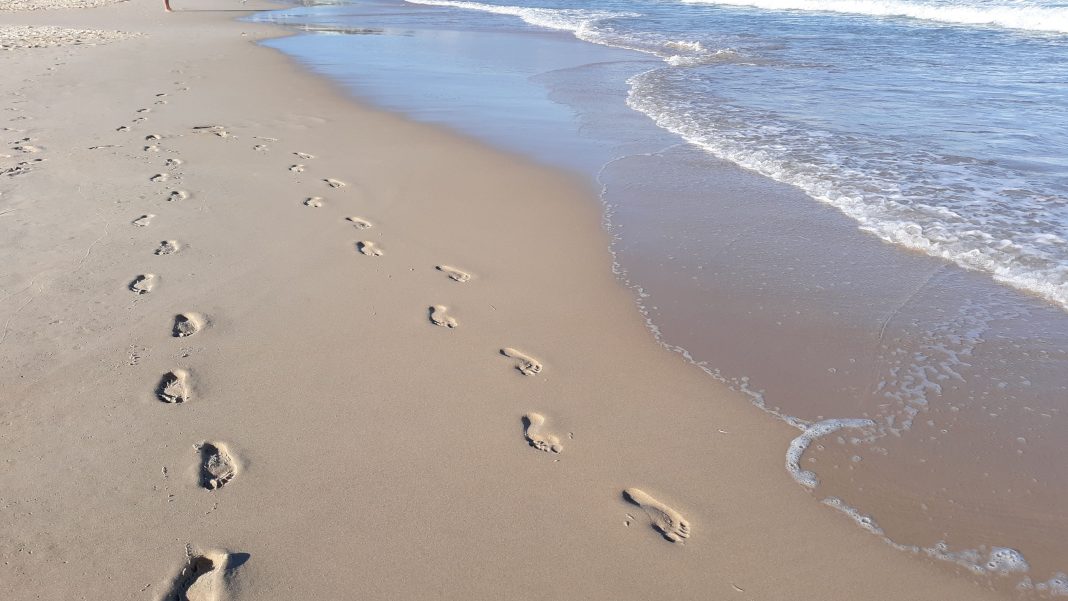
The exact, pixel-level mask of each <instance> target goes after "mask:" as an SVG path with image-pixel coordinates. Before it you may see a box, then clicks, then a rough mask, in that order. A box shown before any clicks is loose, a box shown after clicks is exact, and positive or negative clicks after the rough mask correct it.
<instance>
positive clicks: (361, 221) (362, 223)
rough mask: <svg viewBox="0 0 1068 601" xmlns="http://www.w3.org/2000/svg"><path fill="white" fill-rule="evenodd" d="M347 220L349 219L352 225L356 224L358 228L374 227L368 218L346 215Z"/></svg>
mask: <svg viewBox="0 0 1068 601" xmlns="http://www.w3.org/2000/svg"><path fill="white" fill-rule="evenodd" d="M345 221H348V222H349V223H351V224H352V225H354V226H356V229H358V230H365V229H367V228H370V227H372V224H371V222H370V221H367V220H366V219H360V218H359V217H346V218H345Z"/></svg>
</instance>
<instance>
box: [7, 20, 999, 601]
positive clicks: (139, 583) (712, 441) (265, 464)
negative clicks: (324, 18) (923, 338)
mask: <svg viewBox="0 0 1068 601" xmlns="http://www.w3.org/2000/svg"><path fill="white" fill-rule="evenodd" d="M52 4H55V3H52ZM271 7H272V6H271V5H267V4H264V3H258V0H253V1H250V2H248V3H247V4H237V3H229V4H226V5H223V4H213V3H208V2H206V0H196V1H195V2H192V1H191V2H189V3H188V4H185V3H182V2H181V0H177V1H176V2H175V9H176V12H174V13H171V14H167V13H164V12H163V10H162V7H161V6H160V3H159V2H156V1H147V0H144V1H142V0H134V1H131V2H122V3H117V4H110V5H106V6H99V7H93V8H73V9H54V10H33V11H27V10H5V11H4V12H3V13H2V16H0V22H2V23H3V25H0V47H2V48H3V50H0V81H2V85H0V132H2V133H3V135H4V138H3V143H4V145H3V147H0V232H2V233H0V257H2V261H0V264H2V265H3V269H2V270H0V460H2V468H0V598H2V599H4V600H12V601H22V600H30V599H90V600H95V599H151V600H162V599H189V600H190V601H208V600H212V601H214V600H223V599H233V600H235V601H238V600H242V599H255V600H259V601H270V600H274V599H278V600H282V599H324V600H325V599H545V598H559V599H635V600H638V599H694V600H698V599H700V600H708V599H740V600H741V599H753V600H758V599H759V600H787V599H791V600H793V599H821V600H842V601H845V600H850V601H855V600H858V599H863V600H873V601H874V600H888V601H889V600H902V599H908V600H927V599H929V600H939V601H954V600H962V601H963V600H969V601H978V600H982V599H999V598H1011V597H1012V596H1013V594H1014V593H1013V592H1012V590H1011V588H1006V585H1005V583H1003V582H1000V581H997V582H995V581H993V580H988V579H987V578H986V577H980V576H974V575H971V574H968V573H967V570H965V569H964V568H960V567H958V566H955V565H953V564H952V563H949V562H944V561H936V560H935V559H932V558H929V557H926V556H923V555H922V554H910V553H903V552H901V551H899V550H895V549H894V548H892V547H891V546H890V545H887V544H885V543H884V542H883V541H882V540H881V539H880V537H879V536H876V535H873V534H872V533H870V532H868V531H866V530H865V529H863V528H857V527H856V524H854V523H853V521H854V520H852V519H851V516H849V515H847V514H844V513H843V512H841V511H836V510H835V508H833V507H829V506H827V505H825V504H821V503H819V502H818V501H816V500H814V499H813V495H812V493H810V492H809V491H808V490H807V489H805V488H804V487H802V486H798V484H797V482H795V480H794V479H792V478H791V477H790V474H789V472H788V471H786V470H784V469H783V464H784V461H789V460H790V459H789V457H788V451H789V450H790V448H791V441H794V440H795V439H797V437H798V434H799V431H798V430H797V429H795V428H793V427H790V426H789V425H787V424H785V423H783V422H782V421H779V420H776V419H774V418H773V417H771V416H769V415H767V414H766V413H764V412H762V411H760V410H759V409H757V408H756V407H754V406H753V405H752V404H751V403H750V402H749V401H748V400H747V399H745V398H742V397H741V395H738V394H737V393H735V392H732V391H730V390H728V389H727V388H726V387H724V386H720V385H719V384H718V383H717V382H716V381H715V380H713V379H712V378H709V377H708V376H707V375H706V374H705V373H704V372H702V371H701V370H700V369H699V368H697V367H695V366H693V365H691V364H689V363H687V362H686V361H685V360H684V359H683V358H682V357H681V356H680V355H679V354H677V353H674V352H671V351H670V350H669V349H666V348H664V347H663V346H661V345H660V344H659V343H658V342H657V341H656V339H655V338H654V337H653V335H652V334H651V333H650V331H649V329H648V328H647V327H646V324H645V322H644V320H643V317H642V315H641V313H640V312H639V311H638V310H637V308H636V304H635V298H634V294H633V292H632V291H631V290H629V289H627V288H626V287H625V286H623V285H622V284H621V283H620V282H619V281H618V279H617V278H616V276H615V275H614V274H613V272H612V261H613V258H612V256H611V254H610V253H609V250H608V249H609V243H608V233H606V232H605V231H604V230H603V228H602V218H603V215H602V206H601V204H600V202H599V200H598V198H597V194H596V192H597V191H596V190H595V189H593V186H591V185H590V184H589V183H588V182H586V181H584V180H582V179H580V178H578V177H576V176H574V175H571V174H567V173H564V172H562V171H556V170H553V169H550V168H548V167H545V166H542V165H537V164H534V163H532V162H529V161H527V160H525V159H523V158H520V157H518V156H516V155H513V154H509V153H507V152H503V151H501V150H497V149H493V148H490V147H488V146H486V145H483V144H481V143H479V142H476V141H473V140H471V139H468V138H465V137H463V136H461V135H459V134H456V133H452V132H449V131H446V130H444V129H440V128H436V127H433V126H429V125H426V124H419V123H414V122H412V121H409V120H406V119H405V118H403V117H400V116H398V115H394V114H391V113H387V112H383V111H380V110H376V109H372V108H369V107H367V106H363V105H361V104H359V103H357V102H354V101H353V100H352V99H351V98H350V97H348V96H347V95H346V94H345V93H343V92H342V91H341V90H340V89H338V88H337V87H335V86H334V85H333V84H331V83H330V82H328V81H327V80H325V79H322V78H318V77H316V76H314V75H311V74H310V73H307V72H306V71H304V70H302V69H301V68H300V67H299V66H298V65H296V64H295V63H293V62H291V61H290V60H289V59H287V58H285V57H284V56H283V55H282V54H280V53H278V52H276V51H273V50H270V49H266V48H262V47H259V46H257V45H256V44H255V42H256V41H257V40H263V39H266V38H269V37H274V36H280V35H285V31H284V30H283V29H280V28H274V27H268V26H265V25H260V24H252V23H247V22H238V21H236V20H235V18H236V17H240V16H242V15H245V14H249V13H246V12H242V11H237V10H234V9H235V8H241V9H247V10H248V11H252V10H265V9H269V8H271ZM10 8H25V6H23V3H19V4H18V5H15V4H11V5H9V4H0V9H10ZM45 27H47V28H49V29H41V28H45ZM802 450H803V449H802ZM795 459H797V458H796V457H795Z"/></svg>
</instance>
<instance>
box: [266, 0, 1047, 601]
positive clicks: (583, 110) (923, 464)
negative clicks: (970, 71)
mask: <svg viewBox="0 0 1068 601" xmlns="http://www.w3.org/2000/svg"><path fill="white" fill-rule="evenodd" d="M435 15H437V16H436V17H435ZM445 16H446V14H445V13H439V12H435V9H428V8H427V7H423V6H412V5H401V4H397V3H392V2H389V1H378V2H368V3H361V4H360V5H358V6H345V7H338V8H330V9H317V10H316V12H314V13H312V14H310V15H308V14H305V12H304V11H301V10H299V9H298V10H293V11H286V12H284V13H272V14H270V15H265V16H263V17H262V18H263V19H265V20H271V21H277V22H280V23H289V24H291V25H292V26H293V27H294V28H295V29H297V30H299V31H305V29H306V28H308V27H309V25H308V24H309V23H312V24H313V25H311V26H310V28H311V30H312V31H316V32H328V33H331V34H335V35H310V36H309V35H301V36H297V37H291V38H285V39H281V40H276V41H273V42H271V43H270V45H271V46H272V47H276V48H279V49H281V50H283V51H285V52H287V53H289V54H291V55H292V56H294V57H296V58H297V59H298V60H300V61H301V62H302V63H303V64H306V65H308V66H309V68H312V69H314V70H316V71H317V72H321V73H324V74H326V75H329V76H330V77H332V78H333V79H335V80H336V81H338V82H340V83H342V84H343V85H345V86H346V88H347V89H349V90H350V91H351V92H352V93H353V94H355V95H356V96H357V97H359V98H366V99H369V101H371V102H373V103H376V104H378V105H381V106H384V107H387V108H390V109H392V110H399V111H401V112H403V113H405V114H406V115H409V116H411V117H412V118H415V119H418V120H422V121H426V122H430V123H435V124H444V125H447V126H449V127H452V128H454V129H457V130H460V131H463V132H465V133H467V134H470V135H473V136H476V137H478V138H479V139H482V140H485V141H488V142H489V143H491V144H493V145H494V146H497V147H503V148H507V149H510V150H516V151H518V152H520V153H522V154H524V155H525V156H528V157H531V158H533V159H536V160H540V161H543V162H546V163H549V164H552V165H557V166H562V167H564V168H566V169H569V170H571V171H573V172H576V173H579V174H582V175H584V176H586V177H587V178H589V179H590V180H591V181H592V180H594V179H596V181H597V184H598V185H599V186H603V192H602V197H603V200H604V202H605V204H606V206H607V208H608V211H609V216H610V217H609V220H610V227H611V230H610V231H611V234H612V235H613V250H614V251H615V253H616V256H615V258H616V259H617V261H618V265H617V268H618V269H619V270H621V272H622V273H623V275H624V277H625V279H626V280H627V282H628V283H629V284H630V285H631V286H632V287H633V288H634V290H635V291H636V292H640V293H641V295H642V298H641V300H640V302H641V305H642V308H643V310H644V311H645V313H646V315H647V317H648V318H649V319H650V321H651V325H652V327H653V328H654V329H655V331H657V332H658V333H659V334H660V335H661V336H660V339H661V341H662V342H663V343H664V344H666V345H668V346H669V347H672V348H677V349H678V350H679V351H680V352H683V353H686V354H687V355H688V356H689V357H691V358H692V359H693V360H694V361H696V362H699V363H700V364H701V366H702V367H704V368H705V369H707V370H709V371H710V372H712V373H713V374H714V375H715V376H716V377H718V378H720V379H722V380H725V381H726V382H728V383H729V384H730V385H731V386H733V387H734V388H735V389H737V390H744V391H746V393H747V394H748V395H750V400H751V401H752V402H754V403H757V404H760V405H761V406H764V407H766V408H767V409H768V410H769V411H770V412H772V413H773V414H776V415H779V416H781V417H783V418H784V419H787V420H789V421H790V422H793V423H799V425H804V424H809V423H814V422H819V421H822V420H828V419H846V420H849V419H852V420H857V419H861V420H871V422H872V427H869V428H861V429H851V430H843V431H839V432H837V433H835V435H834V436H829V437H827V438H826V439H824V440H820V441H817V443H816V444H815V445H813V446H812V448H811V449H809V450H807V452H806V453H805V456H804V467H806V468H808V469H814V470H816V471H817V472H818V473H819V476H818V479H819V481H820V483H821V485H820V486H819V487H818V488H816V490H815V491H814V492H815V495H816V499H817V500H819V499H824V498H838V499H842V500H843V501H844V502H845V503H847V504H849V505H850V506H852V507H855V508H856V510H857V511H860V512H862V513H863V514H865V515H868V516H870V517H871V518H872V519H873V520H874V521H875V523H876V524H877V525H878V526H879V527H880V528H881V530H882V533H883V534H884V535H885V536H887V537H888V538H889V539H890V540H891V541H892V543H891V544H893V545H895V546H902V547H904V548H906V550H908V551H909V552H912V553H917V554H934V555H937V556H940V557H942V558H944V559H946V560H948V562H949V563H953V564H964V565H967V566H969V567H970V568H972V569H975V570H981V571H990V570H991V568H989V567H988V566H987V565H986V564H987V563H988V559H989V555H990V552H991V550H992V549H995V548H1001V547H1008V548H1012V549H1015V550H1018V551H1020V552H1022V553H1023V555H1024V556H1025V558H1026V561H1027V562H1028V563H1029V564H1030V568H1031V569H1030V570H1029V572H1028V573H1026V574H1025V573H1022V572H1011V573H1006V574H1003V576H1004V582H1003V585H1004V586H1006V587H1007V588H1012V587H1013V586H1015V585H1016V584H1017V583H1023V584H1024V585H1025V586H1026V583H1027V580H1025V579H1030V580H1031V582H1032V583H1035V582H1043V581H1046V580H1048V579H1050V578H1054V577H1055V576H1056V574H1057V573H1058V572H1061V571H1063V570H1064V569H1065V567H1066V566H1068V546H1066V545H1065V544H1064V542H1063V536H1061V535H1062V533H1063V531H1064V529H1063V514H1062V512H1061V511H1060V510H1059V499H1061V498H1063V496H1064V494H1065V493H1066V492H1068V491H1066V490H1064V486H1063V483H1064V482H1066V481H1068V479H1066V478H1065V476H1068V473H1064V466H1063V462H1059V461H1057V459H1056V458H1057V455H1058V453H1059V452H1060V449H1063V445H1064V442H1063V436H1061V435H1060V433H1061V432H1063V431H1064V429H1065V427H1066V426H1068V424H1064V423H1062V420H1063V412H1062V405H1063V398H1064V394H1065V392H1068V382H1066V381H1065V379H1064V377H1063V373H1065V371H1066V370H1068V354H1066V351H1065V349H1066V348H1068V315H1066V314H1065V313H1064V312H1063V311H1061V310H1060V309H1059V308H1057V307H1054V306H1051V305H1049V304H1048V303H1047V302H1045V301H1043V300H1041V299H1037V298H1034V297H1029V296H1027V295H1026V294H1024V293H1021V292H1019V291H1016V290H1013V289H1009V288H1006V287H1004V286H1001V285H999V284H997V283H995V282H994V281H992V280H991V279H990V277H988V276H986V275H984V274H981V273H976V272H966V271H964V270H962V269H960V268H958V267H955V266H952V265H950V264H948V263H946V262H944V261H941V260H937V259H933V258H931V257H927V256H923V255H920V254H918V253H913V252H910V251H906V250H903V249H901V248H899V247H895V246H892V245H889V244H886V243H884V242H882V241H880V240H878V239H876V238H875V237H874V236H873V235H871V234H868V233H865V232H862V231H860V230H859V229H858V226H857V224H856V222H854V221H852V220H850V219H847V218H846V217H844V216H843V215H842V214H841V213H840V212H839V211H838V210H836V209H833V208H831V207H828V206H826V205H822V204H820V203H818V202H816V201H815V200H813V199H812V198H810V197H808V196H806V195H805V194H803V193H801V192H800V191H799V190H798V189H796V188H794V187H791V186H787V185H782V184H777V183H775V182H773V181H770V180H768V179H766V178H764V177H761V176H759V175H756V174H753V173H751V172H748V171H745V170H742V169H739V168H737V167H736V166H733V165H731V164H729V163H726V162H723V161H719V160H717V159H715V158H713V157H711V156H710V155H709V154H708V153H706V152H704V151H702V150H701V149H699V148H697V147H695V146H692V145H688V144H683V143H681V140H680V139H679V138H677V137H675V136H672V135H670V134H668V133H667V132H665V131H663V130H661V129H659V128H658V127H656V126H655V125H654V124H653V123H652V121H650V120H649V119H648V118H647V117H646V116H645V115H643V114H641V113H638V112H636V111H634V110H632V109H630V108H629V107H628V106H626V103H625V98H626V97H627V94H628V86H627V85H626V83H625V82H626V80H628V79H629V78H630V77H632V76H634V75H636V74H637V73H642V72H644V71H647V70H648V69H653V68H656V67H657V65H659V64H661V63H660V61H658V60H650V57H649V56H648V55H645V54H641V53H635V52H630V51H625V50H621V49H617V48H610V47H606V46H600V45H596V44H590V43H586V42H582V41H579V40H576V39H575V38H574V37H573V36H572V35H571V34H569V33H567V32H551V31H546V30H542V29H537V28H524V27H522V26H521V25H520V24H519V21H518V19H511V20H508V19H500V20H495V21H493V26H492V27H486V26H485V25H483V26H478V25H475V24H466V23H465V22H454V21H448V20H446V19H445ZM480 23H481V22H480ZM357 25H359V26H361V27H359V28H358V27H356V26H357ZM491 50H492V51H491ZM357 55H358V56H366V57H368V59H369V60H366V61H353V60H351V57H352V56H357ZM443 72H447V73H448V74H449V76H448V77H447V78H443V77H440V76H439V74H440V73H443ZM602 167H603V168H602ZM791 469H793V470H794V471H797V470H799V469H801V467H797V468H791ZM1001 569H1002V568H1001V567H1000V566H998V565H995V567H994V568H993V571H999V570H1001Z"/></svg>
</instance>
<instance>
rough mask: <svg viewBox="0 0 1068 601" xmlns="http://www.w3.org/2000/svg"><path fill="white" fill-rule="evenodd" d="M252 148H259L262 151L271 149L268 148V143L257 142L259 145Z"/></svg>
mask: <svg viewBox="0 0 1068 601" xmlns="http://www.w3.org/2000/svg"><path fill="white" fill-rule="evenodd" d="M252 150H258V151H260V152H267V151H268V150H269V148H267V145H266V144H257V145H255V146H253V147H252Z"/></svg>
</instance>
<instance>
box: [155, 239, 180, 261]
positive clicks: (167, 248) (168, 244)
mask: <svg viewBox="0 0 1068 601" xmlns="http://www.w3.org/2000/svg"><path fill="white" fill-rule="evenodd" d="M180 249H181V246H180V245H179V244H178V241H177V240H164V241H162V242H160V243H159V247H158V248H156V250H155V251H154V252H155V254H156V255H159V256H161V257H162V256H163V255H173V254H174V253H176V252H178V251H179V250H180Z"/></svg>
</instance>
